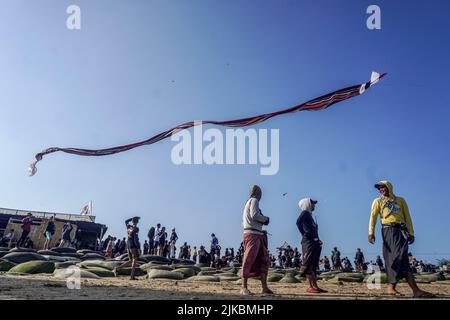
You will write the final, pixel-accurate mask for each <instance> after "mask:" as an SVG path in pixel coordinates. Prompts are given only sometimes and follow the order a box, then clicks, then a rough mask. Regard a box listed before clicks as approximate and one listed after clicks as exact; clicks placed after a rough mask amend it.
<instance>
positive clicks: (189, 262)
mask: <svg viewBox="0 0 450 320" xmlns="http://www.w3.org/2000/svg"><path fill="white" fill-rule="evenodd" d="M178 264H183V265H192V266H193V265H195V262H194V261H192V260H189V259H181V260H179V262H178Z"/></svg>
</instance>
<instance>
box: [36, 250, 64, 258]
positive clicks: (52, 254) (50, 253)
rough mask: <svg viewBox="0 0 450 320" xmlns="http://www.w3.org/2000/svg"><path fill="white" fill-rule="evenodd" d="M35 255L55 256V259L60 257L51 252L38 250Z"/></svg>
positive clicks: (59, 254)
mask: <svg viewBox="0 0 450 320" xmlns="http://www.w3.org/2000/svg"><path fill="white" fill-rule="evenodd" d="M37 253H39V254H41V255H43V256H57V257H60V256H61V253H59V252H56V251H52V250H39V251H38V252H37Z"/></svg>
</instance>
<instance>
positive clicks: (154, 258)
mask: <svg viewBox="0 0 450 320" xmlns="http://www.w3.org/2000/svg"><path fill="white" fill-rule="evenodd" d="M142 258H143V259H145V260H146V261H147V262H152V261H159V262H164V263H165V264H169V263H171V260H170V259H169V258H166V257H161V256H157V255H153V254H145V255H143V256H142Z"/></svg>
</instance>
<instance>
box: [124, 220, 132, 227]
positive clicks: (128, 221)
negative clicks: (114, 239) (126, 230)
mask: <svg viewBox="0 0 450 320" xmlns="http://www.w3.org/2000/svg"><path fill="white" fill-rule="evenodd" d="M131 220H133V218H130V219H127V220H125V225H126V226H127V227H128V224H129V223H130V221H131Z"/></svg>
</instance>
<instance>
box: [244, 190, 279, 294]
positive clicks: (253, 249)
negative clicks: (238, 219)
mask: <svg viewBox="0 0 450 320" xmlns="http://www.w3.org/2000/svg"><path fill="white" fill-rule="evenodd" d="M261 196H262V191H261V188H260V187H259V186H256V185H255V186H252V187H251V189H250V196H249V199H248V200H247V202H246V203H245V207H244V212H243V217H242V224H243V227H244V241H243V246H244V248H243V249H244V250H243V251H244V259H243V261H242V288H241V291H240V293H241V294H242V295H250V294H252V293H251V292H250V291H249V290H248V288H247V280H248V278H250V277H260V278H261V286H262V293H263V294H273V292H272V290H270V289H269V288H268V286H267V273H268V272H269V264H270V260H269V250H268V241H267V232H265V231H263V230H262V227H263V225H268V224H269V217H266V216H264V215H262V213H261V210H260V209H259V201H260V200H261Z"/></svg>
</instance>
